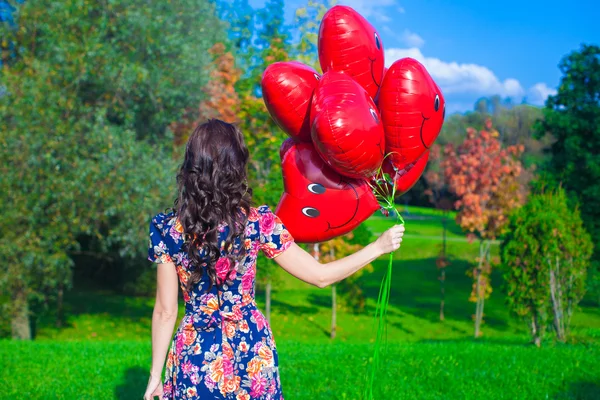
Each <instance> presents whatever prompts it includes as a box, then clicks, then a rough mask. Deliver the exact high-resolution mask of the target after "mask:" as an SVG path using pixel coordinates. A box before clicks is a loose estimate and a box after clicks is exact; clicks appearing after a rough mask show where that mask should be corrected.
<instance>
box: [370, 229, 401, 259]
mask: <svg viewBox="0 0 600 400" xmlns="http://www.w3.org/2000/svg"><path fill="white" fill-rule="evenodd" d="M402 236H404V225H394V226H392V227H391V228H390V229H388V230H387V231H385V232H383V234H382V235H381V236H379V238H377V240H376V241H375V245H376V246H377V248H378V249H379V251H381V254H387V253H391V252H393V251H396V250H398V249H399V248H400V243H402Z"/></svg>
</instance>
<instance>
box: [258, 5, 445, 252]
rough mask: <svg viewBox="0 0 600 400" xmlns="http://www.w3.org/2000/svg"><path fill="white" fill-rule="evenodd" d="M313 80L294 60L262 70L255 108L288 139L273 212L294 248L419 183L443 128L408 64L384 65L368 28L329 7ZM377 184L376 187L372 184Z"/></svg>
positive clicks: (347, 225)
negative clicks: (260, 104) (259, 105)
mask: <svg viewBox="0 0 600 400" xmlns="http://www.w3.org/2000/svg"><path fill="white" fill-rule="evenodd" d="M318 52H319V62H320V65H321V69H322V70H323V74H322V75H321V74H319V73H318V72H317V71H315V70H314V69H313V68H311V67H309V66H307V65H304V64H302V63H299V62H294V61H292V62H278V63H274V64H272V65H270V66H269V67H268V68H267V69H266V70H265V72H264V74H263V78H262V91H263V97H264V101H265V104H266V106H267V109H268V110H269V112H270V114H271V116H272V117H273V119H274V120H275V121H276V122H277V124H278V125H279V126H280V127H281V128H282V129H283V130H284V131H285V132H286V133H287V134H288V135H289V136H290V139H288V140H286V141H285V142H284V143H283V145H282V147H281V151H280V155H281V162H282V170H283V179H284V187H285V192H284V193H283V195H282V197H281V200H280V202H279V205H278V206H277V210H276V214H277V215H278V216H279V217H280V218H281V219H282V221H283V222H284V224H285V225H286V226H287V228H288V229H289V230H290V233H291V234H292V236H293V237H294V238H295V240H296V241H298V242H308V243H311V242H322V241H325V240H329V239H331V238H333V237H335V236H339V235H343V234H345V233H347V232H350V231H351V230H353V229H354V228H356V227H357V226H358V225H359V224H360V223H361V222H363V221H364V220H365V219H367V218H368V217H369V216H371V215H372V214H373V213H374V212H375V211H376V210H377V209H378V208H379V201H378V200H380V197H381V196H382V195H384V196H385V194H382V193H378V192H377V191H375V192H374V188H376V187H378V188H381V187H384V188H387V191H388V195H389V194H391V193H393V194H394V195H396V196H398V195H402V194H403V193H405V192H406V191H408V190H409V189H410V188H411V187H412V186H413V185H414V184H415V183H416V182H417V180H419V178H420V177H421V175H422V173H423V171H424V169H425V166H426V164H427V160H428V156H429V148H430V147H431V145H432V144H433V142H434V141H435V139H436V138H437V136H438V135H439V132H440V130H441V128H442V123H443V121H444V114H445V104H444V98H443V96H442V93H441V91H440V89H439V88H438V86H437V85H436V84H435V82H434V81H433V79H432V78H431V76H430V75H429V73H428V72H427V70H426V69H425V67H424V66H423V65H422V64H421V63H419V62H418V61H416V60H414V59H411V58H404V59H401V60H398V61H396V62H394V63H393V64H392V65H391V67H390V68H389V69H387V68H385V66H384V50H383V43H382V41H381V38H380V37H379V34H378V33H377V31H376V30H375V28H374V27H373V26H372V25H371V24H370V23H369V22H368V21H367V20H366V19H365V18H363V17H362V16H361V15H360V14H358V13H357V12H356V11H354V10H353V9H352V8H350V7H346V6H335V7H333V8H331V9H330V10H329V11H328V12H327V13H326V14H325V15H324V17H323V20H322V22H321V26H320V29H319V43H318ZM382 182H383V185H382V184H381V183H382Z"/></svg>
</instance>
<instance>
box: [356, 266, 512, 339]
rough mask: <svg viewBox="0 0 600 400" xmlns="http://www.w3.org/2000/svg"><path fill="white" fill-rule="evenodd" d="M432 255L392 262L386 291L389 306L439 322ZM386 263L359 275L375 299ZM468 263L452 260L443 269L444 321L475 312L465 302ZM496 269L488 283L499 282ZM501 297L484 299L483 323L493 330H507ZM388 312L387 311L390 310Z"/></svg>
mask: <svg viewBox="0 0 600 400" xmlns="http://www.w3.org/2000/svg"><path fill="white" fill-rule="evenodd" d="M435 261H436V260H435V258H433V257H430V258H425V259H420V260H406V261H402V260H397V261H394V266H393V268H394V274H393V278H392V280H393V281H392V288H391V294H390V305H391V306H393V307H397V309H399V310H401V311H402V312H403V313H406V314H411V315H413V316H415V317H418V318H422V319H426V320H428V321H430V322H439V321H440V296H441V295H440V282H439V280H438V274H439V272H438V269H437V268H436V263H435ZM386 265H387V262H386V261H383V260H379V261H376V262H375V272H374V273H372V274H366V275H364V276H363V277H362V278H361V282H360V284H361V287H362V288H363V290H364V293H365V296H367V297H368V298H371V299H377V296H378V294H379V286H380V283H381V279H382V278H383V273H384V271H385V268H386ZM470 268H472V264H470V263H468V262H466V261H464V260H454V261H452V263H451V264H450V266H449V267H448V268H447V269H446V281H445V306H444V314H445V317H446V320H453V321H469V320H471V318H472V315H473V313H474V311H475V304H474V303H471V302H469V301H468V298H469V294H470V292H471V287H472V281H471V279H470V278H469V277H468V276H466V271H467V270H468V269H470ZM501 280H502V279H501V275H500V273H499V272H496V273H494V274H492V286H493V287H499V286H500V285H501ZM503 301H504V299H503V296H502V295H501V294H500V293H494V294H493V295H492V298H490V299H489V300H486V307H485V312H484V314H485V316H484V320H485V325H486V326H489V327H492V328H494V329H497V330H507V329H509V325H508V318H507V317H508V315H507V311H506V308H505V307H504V304H503ZM390 311H391V310H390ZM366 312H367V313H368V314H370V315H372V314H373V313H374V312H375V310H374V308H373V306H372V305H370V306H369V307H367V310H366Z"/></svg>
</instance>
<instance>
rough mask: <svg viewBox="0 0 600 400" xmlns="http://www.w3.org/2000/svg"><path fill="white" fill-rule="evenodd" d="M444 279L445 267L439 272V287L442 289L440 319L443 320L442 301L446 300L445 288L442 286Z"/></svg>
mask: <svg viewBox="0 0 600 400" xmlns="http://www.w3.org/2000/svg"><path fill="white" fill-rule="evenodd" d="M445 280H446V269H445V267H444V268H443V269H442V271H441V272H440V287H441V291H442V300H441V301H440V321H443V320H444V318H445V317H444V303H445V300H446V289H445V288H444V281H445Z"/></svg>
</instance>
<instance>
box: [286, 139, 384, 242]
mask: <svg viewBox="0 0 600 400" xmlns="http://www.w3.org/2000/svg"><path fill="white" fill-rule="evenodd" d="M280 155H281V166H282V172H283V182H284V187H285V191H284V193H283V195H282V196H281V200H280V201H279V205H278V206H277V209H276V210H275V214H277V216H279V218H281V220H282V221H283V223H284V225H285V226H286V227H287V229H288V230H289V231H290V233H291V234H292V236H293V237H294V240H296V241H297V242H299V243H317V242H323V241H326V240H329V239H331V238H334V237H336V236H339V235H343V234H345V233H347V232H350V231H351V230H353V229H354V228H356V227H357V226H358V225H360V223H362V222H363V221H364V220H365V219H367V218H368V217H370V216H371V215H372V214H373V213H374V212H375V211H376V210H377V209H378V208H379V205H378V203H377V200H376V199H375V196H374V195H373V193H372V192H371V188H370V186H369V185H368V184H367V182H366V181H364V180H360V179H351V178H347V177H344V176H342V175H340V174H338V173H337V172H335V171H334V170H333V169H331V168H329V166H327V164H325V162H324V161H323V159H322V158H321V157H320V156H319V154H318V153H317V151H316V150H315V148H314V146H313V145H312V144H310V143H295V142H293V141H292V140H291V139H288V140H286V141H285V142H284V143H283V145H282V146H281V151H280Z"/></svg>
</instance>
